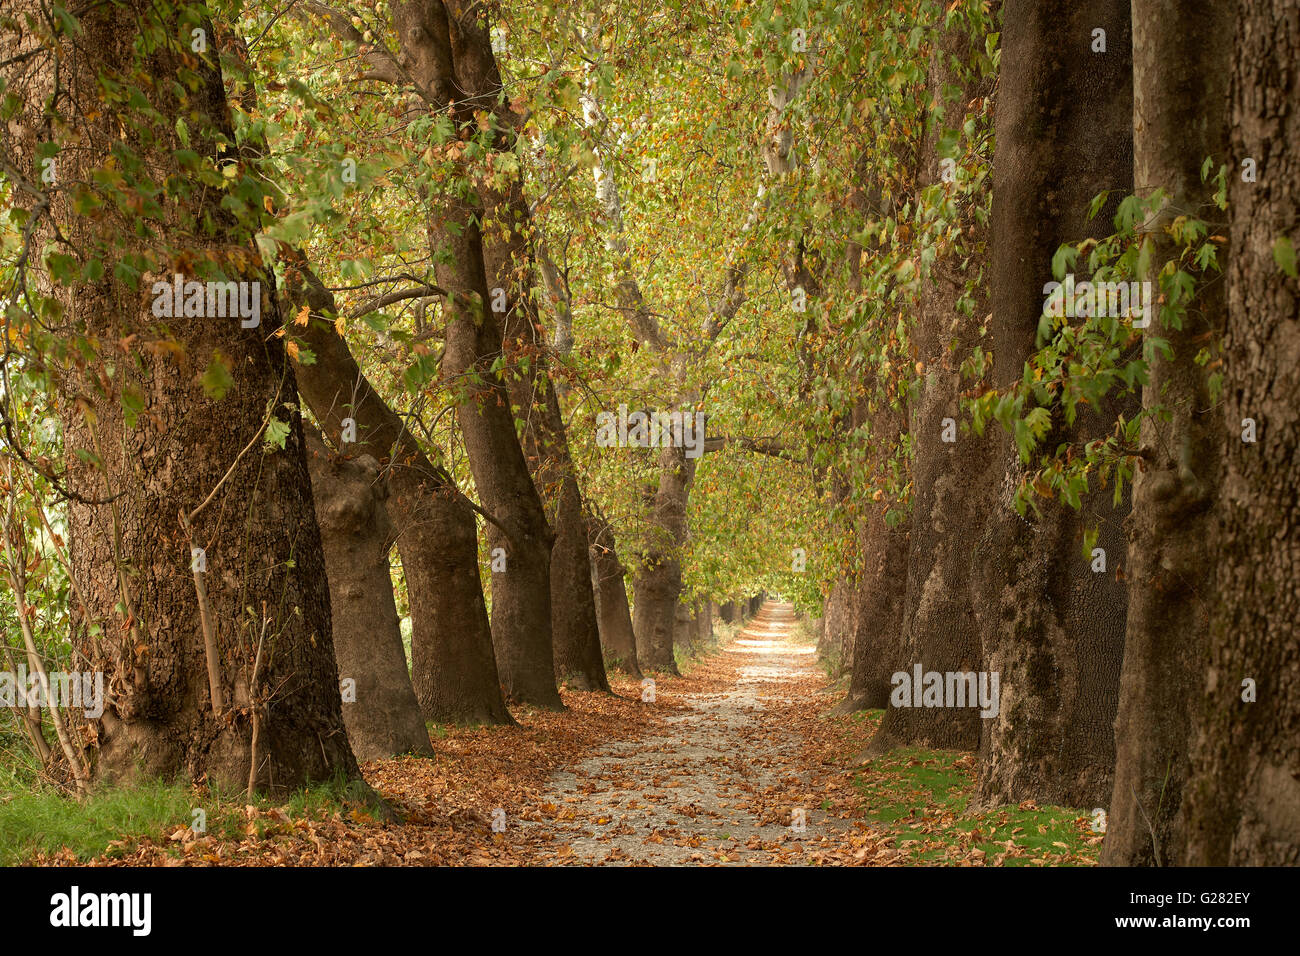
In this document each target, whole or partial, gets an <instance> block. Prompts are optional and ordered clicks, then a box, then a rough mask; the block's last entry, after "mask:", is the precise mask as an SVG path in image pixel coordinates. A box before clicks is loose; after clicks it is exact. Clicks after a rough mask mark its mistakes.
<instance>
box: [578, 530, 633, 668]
mask: <svg viewBox="0 0 1300 956" xmlns="http://www.w3.org/2000/svg"><path fill="white" fill-rule="evenodd" d="M587 525H588V529H589V534H590V537H591V568H592V577H593V579H594V582H593V583H594V590H595V593H596V603H597V607H598V608H599V609H600V642H601V647H602V648H603V650H604V655H605V665H606V666H607V667H612V668H615V669H616V670H621V671H623V672H624V673H626V674H628V675H630V676H632V677H635V678H636V679H637V680H640V679H641V668H640V666H638V664H637V657H636V634H635V632H634V631H633V630H632V609H631V608H630V607H629V606H628V603H627V582H626V580H625V578H626V575H627V569H626V568H625V567H623V562H622V561H620V560H619V559H618V551H617V548H616V542H615V541H614V529H613V528H611V527H610V526H609V522H608V521H606V520H605V519H604V518H603V517H600V516H599V515H588V516H587Z"/></svg>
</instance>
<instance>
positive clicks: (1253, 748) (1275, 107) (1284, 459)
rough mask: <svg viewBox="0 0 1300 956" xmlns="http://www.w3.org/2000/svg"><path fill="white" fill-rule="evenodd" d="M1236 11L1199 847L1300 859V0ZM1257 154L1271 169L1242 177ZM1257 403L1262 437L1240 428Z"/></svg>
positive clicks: (1202, 859)
mask: <svg viewBox="0 0 1300 956" xmlns="http://www.w3.org/2000/svg"><path fill="white" fill-rule="evenodd" d="M1236 17H1237V33H1236V39H1235V41H1234V52H1233V65H1232V83H1231V99H1230V103H1231V126H1232V130H1233V135H1232V156H1233V160H1234V162H1233V163H1231V164H1229V167H1228V169H1229V176H1230V177H1231V188H1230V194H1229V198H1230V209H1231V211H1232V212H1231V214H1232V232H1231V235H1230V237H1229V241H1230V243H1231V247H1232V262H1231V264H1230V267H1229V269H1228V321H1227V335H1226V338H1225V356H1224V386H1225V398H1226V404H1227V409H1226V412H1227V415H1226V422H1225V423H1224V424H1225V426H1226V428H1225V431H1224V436H1223V440H1224V441H1225V443H1226V447H1225V450H1224V452H1223V457H1224V461H1225V463H1226V469H1225V473H1224V477H1223V484H1222V492H1221V495H1220V499H1219V509H1220V512H1221V514H1222V525H1221V529H1220V533H1219V537H1218V540H1217V542H1216V547H1217V550H1216V559H1217V565H1218V567H1217V584H1216V586H1217V602H1216V606H1215V613H1214V616H1213V621H1212V623H1211V627H1210V639H1209V652H1210V653H1209V669H1208V673H1207V675H1206V681H1205V684H1204V709H1203V710H1202V711H1201V712H1200V713H1199V714H1198V716H1197V719H1196V721H1195V731H1196V745H1195V748H1194V750H1193V753H1192V778H1191V784H1190V786H1189V796H1188V803H1189V819H1190V821H1191V823H1190V828H1189V833H1188V849H1187V859H1186V862H1188V863H1190V864H1193V865H1204V864H1209V865H1216V866H1279V865H1284V864H1285V865H1295V864H1297V863H1300V663H1298V661H1297V656H1296V621H1297V620H1300V536H1298V535H1297V534H1296V531H1295V529H1296V526H1297V522H1298V521H1300V504H1298V503H1297V488H1300V401H1297V399H1300V321H1297V313H1298V312H1300V282H1297V280H1296V278H1295V277H1294V276H1287V275H1285V274H1284V273H1283V272H1282V271H1281V270H1280V269H1279V268H1278V265H1277V264H1276V262H1275V260H1274V244H1275V242H1277V240H1278V239H1279V237H1287V238H1289V239H1290V241H1291V242H1292V243H1297V242H1300V234H1298V233H1297V226H1298V223H1297V210H1298V209H1300V98H1298V97H1297V88H1296V63H1297V62H1300V13H1297V10H1296V7H1295V4H1294V3H1290V2H1285V0H1241V2H1240V3H1238V4H1237V6H1236ZM1247 158H1251V159H1253V160H1255V163H1256V168H1257V178H1258V181H1257V182H1243V181H1242V177H1241V172H1242V167H1241V163H1242V162H1243V161H1244V160H1245V159H1247ZM1248 418H1249V419H1253V420H1254V422H1255V425H1256V429H1257V436H1256V437H1257V441H1256V442H1255V443H1248V442H1245V441H1242V433H1243V427H1244V426H1243V424H1242V423H1243V421H1244V420H1245V419H1248ZM1247 679H1249V680H1252V681H1253V682H1254V685H1255V694H1256V695H1257V697H1256V699H1255V700H1254V702H1253V703H1251V702H1247V701H1246V700H1243V696H1247V695H1246V688H1245V687H1244V681H1246V680H1247ZM1178 862H1182V861H1178Z"/></svg>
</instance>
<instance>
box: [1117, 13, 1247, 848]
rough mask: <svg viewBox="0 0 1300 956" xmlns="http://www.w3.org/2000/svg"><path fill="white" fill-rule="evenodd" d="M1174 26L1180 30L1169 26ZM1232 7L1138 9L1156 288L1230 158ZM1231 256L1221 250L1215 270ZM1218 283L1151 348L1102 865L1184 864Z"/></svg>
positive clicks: (1136, 155)
mask: <svg viewBox="0 0 1300 956" xmlns="http://www.w3.org/2000/svg"><path fill="white" fill-rule="evenodd" d="M1171 23H1174V24H1177V25H1178V27H1177V29H1170V28H1169V24H1171ZM1233 24H1234V18H1233V8H1232V6H1231V5H1229V4H1212V3H1211V4H1205V3H1196V2H1192V0H1133V181H1134V188H1135V190H1136V192H1137V194H1138V195H1139V196H1146V195H1149V194H1150V193H1152V192H1153V191H1154V190H1155V189H1157V188H1159V189H1163V190H1164V191H1165V192H1166V193H1167V195H1168V199H1167V201H1166V202H1165V204H1164V206H1163V208H1161V209H1160V210H1159V211H1158V213H1157V214H1156V215H1155V216H1153V217H1152V218H1151V220H1150V221H1149V222H1147V223H1146V224H1145V227H1144V228H1145V231H1146V232H1147V234H1148V235H1147V239H1146V241H1147V242H1149V243H1150V244H1151V248H1152V250H1153V254H1152V256H1151V261H1152V264H1153V265H1152V268H1151V271H1150V273H1149V274H1148V275H1144V276H1142V277H1141V278H1142V279H1144V280H1148V281H1151V282H1152V283H1158V282H1159V277H1158V276H1159V272H1160V269H1161V267H1162V266H1163V265H1164V263H1165V262H1166V261H1168V260H1169V259H1171V258H1174V257H1176V256H1177V255H1178V251H1177V249H1176V247H1175V246H1174V243H1173V240H1172V239H1171V238H1170V237H1169V236H1168V234H1167V233H1166V232H1165V230H1166V228H1167V227H1168V226H1169V224H1170V223H1171V222H1172V221H1173V220H1174V219H1175V218H1176V217H1178V216H1183V215H1186V216H1191V217H1193V218H1203V219H1210V218H1212V217H1213V216H1214V215H1215V214H1216V213H1217V209H1216V208H1215V207H1214V205H1213V202H1212V199H1211V197H1212V195H1213V193H1214V190H1215V188H1216V187H1215V185H1214V181H1213V180H1210V181H1209V182H1205V181H1203V180H1202V178H1201V162H1202V160H1204V159H1205V158H1206V157H1207V156H1209V157H1212V158H1213V159H1214V163H1215V168H1216V169H1217V168H1218V164H1219V163H1223V162H1226V163H1228V165H1229V167H1230V168H1231V166H1232V165H1233V163H1232V156H1230V155H1229V153H1228V103H1227V94H1228V79H1229V76H1230V74H1231V69H1232V60H1231V57H1232V31H1233ZM1224 253H1225V250H1223V249H1220V251H1219V255H1220V260H1221V261H1222V257H1223V256H1224ZM1225 311H1226V303H1225V301H1224V295H1223V289H1222V284H1221V283H1219V282H1217V281H1213V280H1211V281H1209V282H1207V283H1206V285H1205V288H1204V289H1203V291H1202V292H1201V293H1200V294H1199V296H1198V298H1197V300H1196V301H1195V302H1194V303H1192V304H1191V305H1190V307H1189V308H1188V310H1187V312H1186V314H1185V315H1184V316H1183V318H1182V328H1180V329H1174V328H1166V327H1165V326H1164V324H1163V323H1162V322H1157V321H1155V320H1154V318H1153V320H1152V323H1151V325H1150V326H1149V328H1148V330H1147V333H1146V334H1148V335H1158V336H1160V337H1162V338H1163V339H1165V341H1166V342H1168V344H1169V347H1170V349H1172V355H1168V356H1166V355H1165V354H1164V353H1162V352H1158V351H1157V352H1154V353H1153V354H1152V356H1151V359H1150V378H1149V381H1148V383H1147V385H1146V386H1145V388H1144V389H1143V404H1144V405H1146V406H1147V408H1154V407H1155V406H1164V408H1165V409H1167V410H1168V418H1167V419H1166V418H1164V417H1151V418H1147V419H1145V420H1144V421H1143V423H1142V434H1141V446H1142V451H1143V454H1144V456H1145V459H1144V461H1143V463H1142V469H1141V470H1140V471H1139V472H1138V474H1137V475H1136V477H1135V478H1134V481H1133V513H1132V515H1130V517H1129V520H1128V565H1129V567H1128V573H1129V585H1130V586H1129V608H1128V628H1127V635H1126V638H1125V644H1124V667H1123V670H1122V672H1121V677H1120V699H1119V714H1118V716H1117V717H1116V719H1115V750H1116V755H1115V756H1116V759H1115V786H1114V791H1113V794H1112V796H1111V799H1110V804H1109V816H1108V826H1107V829H1106V840H1105V843H1104V844H1103V845H1102V851H1101V861H1102V863H1104V864H1109V865H1116V866H1150V865H1152V864H1156V865H1159V864H1162V863H1164V864H1168V863H1172V862H1178V861H1182V860H1183V859H1184V858H1185V849H1186V836H1187V835H1186V830H1185V826H1184V824H1185V820H1186V818H1185V814H1184V812H1183V809H1184V808H1183V802H1184V800H1183V798H1184V794H1185V792H1186V785H1187V773H1188V758H1189V750H1190V742H1191V736H1192V723H1193V720H1194V719H1195V715H1196V714H1197V712H1198V711H1199V710H1200V707H1201V705H1202V702H1203V687H1202V685H1203V683H1204V680H1205V669H1206V653H1207V650H1206V649H1207V638H1208V634H1209V625H1210V611H1211V608H1212V605H1213V590H1214V570H1215V564H1214V562H1213V561H1209V560H1207V559H1206V556H1207V555H1208V554H1213V553H1215V551H1216V546H1215V543H1214V542H1215V537H1216V531H1217V521H1218V513H1217V511H1216V509H1215V507H1214V504H1215V499H1216V498H1217V496H1218V485H1219V474H1220V467H1221V452H1222V444H1223V434H1224V432H1223V412H1222V409H1221V408H1220V407H1219V406H1218V404H1217V403H1216V402H1215V401H1212V400H1211V396H1210V387H1209V386H1210V375H1211V372H1212V370H1211V369H1210V368H1207V367H1205V366H1202V365H1198V364H1197V363H1196V361H1195V360H1196V355H1197V353H1198V352H1199V351H1200V350H1201V348H1202V347H1204V346H1205V345H1207V344H1211V343H1213V342H1217V341H1218V340H1219V339H1220V337H1221V336H1222V333H1223V324H1224V313H1225Z"/></svg>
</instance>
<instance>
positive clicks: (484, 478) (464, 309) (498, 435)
mask: <svg viewBox="0 0 1300 956" xmlns="http://www.w3.org/2000/svg"><path fill="white" fill-rule="evenodd" d="M480 215H481V213H480V212H479V211H476V210H475V209H473V208H471V207H470V206H468V205H466V204H465V203H464V202H463V201H461V200H458V199H454V198H451V197H443V199H442V200H441V201H440V202H438V203H437V204H436V205H435V208H434V210H433V211H432V218H431V226H430V232H431V233H432V234H434V235H433V238H432V240H431V244H432V246H433V247H434V248H435V249H443V250H446V251H448V252H450V254H451V261H450V263H446V264H440V265H439V266H438V267H437V273H438V282H439V284H440V285H441V286H442V287H443V288H444V289H447V290H448V291H449V293H450V298H451V301H450V302H449V303H448V305H447V309H448V313H449V314H448V317H447V332H446V343H447V344H446V351H445V352H444V354H443V360H442V371H443V377H444V379H445V380H446V382H447V384H448V386H449V387H450V388H451V389H452V390H453V392H454V393H455V394H456V395H457V409H456V412H457V420H458V421H459V423H460V430H461V434H462V435H463V436H464V440H465V450H466V452H467V454H468V456H469V463H470V470H471V471H472V472H473V473H474V484H475V485H476V486H477V488H478V492H479V497H480V499H481V500H482V503H483V507H484V509H485V510H486V511H487V512H488V514H490V515H491V516H492V520H491V521H489V523H488V542H489V543H490V545H491V547H492V549H493V552H494V553H495V552H496V551H497V549H501V550H502V551H504V554H505V570H504V571H500V572H497V573H494V574H493V576H492V639H493V644H494V646H495V647H496V656H497V666H498V668H499V669H500V672H501V680H502V683H503V684H504V685H505V688H506V694H507V696H508V697H510V698H511V699H512V700H517V701H520V702H522V703H528V704H533V705H535V706H538V707H546V708H552V709H557V710H558V709H561V708H562V707H563V704H562V703H561V701H560V695H559V692H558V691H557V690H556V686H555V664H554V657H553V650H552V643H551V634H552V629H551V548H552V547H553V545H554V543H555V535H554V533H553V532H552V531H551V527H550V524H549V523H548V522H547V520H546V513H545V510H544V509H543V507H542V501H541V498H540V497H539V496H538V494H537V488H536V486H535V485H534V484H533V479H532V475H531V474H530V473H529V471H528V466H527V464H526V463H525V461H524V455H523V451H522V450H521V448H520V445H519V439H518V436H517V435H516V434H515V426H514V416H513V415H512V414H511V412H510V398H509V392H508V390H507V389H506V386H505V382H504V381H503V380H502V378H501V375H500V373H499V372H498V371H496V370H494V369H493V367H492V366H493V362H494V361H495V360H496V358H497V356H499V355H500V353H501V327H500V325H499V324H498V322H497V321H496V318H495V316H494V315H493V313H492V311H491V310H490V308H489V302H490V299H491V297H490V295H489V292H488V287H487V279H486V277H485V273H484V271H483V252H482V239H481V236H480V233H479V229H478V225H477V221H478V218H479V216H480Z"/></svg>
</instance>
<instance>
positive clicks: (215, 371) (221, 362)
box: [199, 349, 235, 402]
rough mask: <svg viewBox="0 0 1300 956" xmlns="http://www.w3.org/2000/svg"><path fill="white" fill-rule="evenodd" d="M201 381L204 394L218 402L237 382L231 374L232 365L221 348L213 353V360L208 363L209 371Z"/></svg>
mask: <svg viewBox="0 0 1300 956" xmlns="http://www.w3.org/2000/svg"><path fill="white" fill-rule="evenodd" d="M199 381H200V383H201V384H202V385H203V394H205V395H207V396H208V398H210V399H212V400H213V401H217V402H219V401H221V399H223V398H225V397H226V392H228V391H230V388H231V386H232V385H234V384H235V379H234V378H233V377H232V376H231V374H230V366H229V364H228V363H227V361H226V357H225V356H224V355H222V354H221V350H220V349H218V350H217V351H215V352H213V353H212V361H211V362H209V363H208V368H207V371H205V372H204V373H203V377H202V378H201V379H200V380H199Z"/></svg>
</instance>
